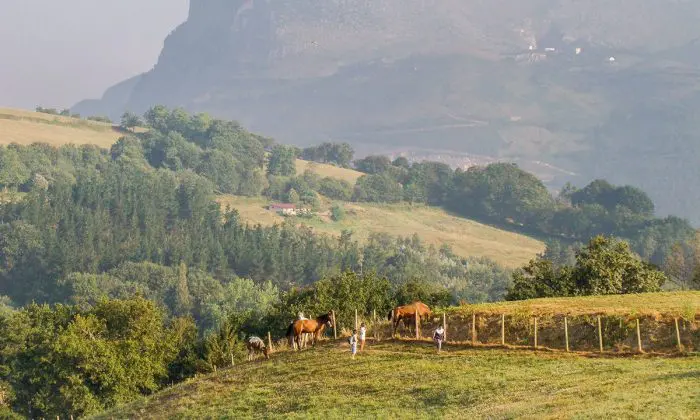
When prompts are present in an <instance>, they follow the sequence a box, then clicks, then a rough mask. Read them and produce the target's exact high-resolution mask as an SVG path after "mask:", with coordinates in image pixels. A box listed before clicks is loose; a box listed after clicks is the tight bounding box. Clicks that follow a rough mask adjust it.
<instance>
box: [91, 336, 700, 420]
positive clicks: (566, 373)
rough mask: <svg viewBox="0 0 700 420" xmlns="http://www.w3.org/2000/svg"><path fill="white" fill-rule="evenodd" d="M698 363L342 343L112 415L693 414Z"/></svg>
mask: <svg viewBox="0 0 700 420" xmlns="http://www.w3.org/2000/svg"><path fill="white" fill-rule="evenodd" d="M699 383H700V357H697V356H695V357H685V358H648V357H644V356H639V357H630V358H592V357H580V356H574V355H566V354H552V353H542V352H534V351H512V350H479V349H469V348H467V347H451V346H448V347H447V348H446V350H445V351H444V352H443V354H441V355H437V354H435V351H434V348H433V347H432V346H431V345H430V344H429V343H410V344H409V343H405V342H390V341H387V342H380V343H378V344H375V343H372V342H369V343H368V348H366V349H365V353H364V354H359V355H358V357H357V359H356V360H354V361H353V360H350V355H349V351H348V345H347V342H345V341H344V340H342V341H340V342H335V343H328V344H326V345H323V346H319V347H317V348H316V349H312V350H305V351H302V352H301V353H298V354H294V353H291V352H284V353H277V354H273V355H272V359H271V360H270V361H267V362H262V361H257V362H248V363H243V364H241V365H238V366H236V367H234V368H230V369H228V370H222V371H219V372H218V373H216V374H212V375H208V376H206V377H200V378H199V379H195V380H191V381H189V382H186V383H183V384H180V385H177V386H175V387H173V388H171V389H168V390H165V391H164V392H161V393H159V394H157V395H155V396H153V397H151V398H148V399H143V400H141V401H138V402H136V403H134V404H131V405H129V406H127V407H122V408H118V409H116V410H113V411H111V412H109V413H106V414H104V415H102V416H98V417H96V418H98V419H110V418H134V419H136V418H154V419H169V418H191V419H200V418H229V419H242V418H261V417H263V418H333V419H335V418H431V419H432V418H448V419H453V418H454V419H464V418H484V419H485V418H489V419H494V418H496V419H506V418H527V419H561V418H580V419H586V418H645V419H646V418H650V419H697V418H699V417H700V386H698V384H699Z"/></svg>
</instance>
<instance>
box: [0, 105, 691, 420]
mask: <svg viewBox="0 0 700 420" xmlns="http://www.w3.org/2000/svg"><path fill="white" fill-rule="evenodd" d="M142 124H145V125H146V126H147V127H148V129H147V130H140V129H138V126H139V125H142ZM122 126H123V129H124V130H127V131H128V132H127V133H125V136H124V137H123V138H121V139H120V140H119V141H118V142H117V143H116V144H114V146H113V147H112V148H111V150H102V149H99V148H97V147H93V146H80V147H77V146H63V147H60V148H53V147H49V146H48V145H44V144H34V145H31V146H18V145H10V146H7V147H0V191H2V193H1V195H0V410H2V409H6V410H7V414H8V415H10V408H11V409H12V410H14V411H15V412H17V413H20V414H22V415H25V416H35V417H36V416H48V415H57V414H62V415H66V414H77V415H80V414H86V413H93V412H96V411H99V410H102V409H104V408H105V407H109V406H111V405H114V404H117V403H120V402H124V401H128V400H130V399H133V398H134V397H135V396H138V395H143V394H148V393H150V392H153V391H155V390H157V389H160V388H161V387H163V386H165V385H167V384H168V383H172V382H175V381H179V380H181V379H183V378H186V377H188V376H191V375H193V374H194V373H196V372H206V371H211V370H212V369H215V368H216V367H217V366H219V367H220V366H227V365H230V363H232V362H235V361H236V360H240V358H241V357H242V344H241V339H242V337H243V336H245V335H247V334H256V333H257V334H262V333H266V332H267V331H273V332H274V334H276V335H277V336H279V335H281V333H282V331H284V328H285V327H286V325H287V324H288V323H289V322H290V321H291V320H292V319H293V318H294V317H295V316H296V313H297V312H298V311H304V312H305V313H307V314H309V313H311V314H313V313H316V312H319V313H320V312H323V311H326V310H328V308H334V309H335V310H336V311H338V321H339V322H340V323H341V324H344V325H349V324H350V320H351V319H352V315H353V313H354V310H355V309H359V310H361V311H363V312H365V313H369V312H371V311H374V310H376V311H377V312H379V313H385V312H386V311H388V310H389V309H390V308H391V307H392V306H393V305H395V304H399V303H407V302H410V301H412V300H414V299H421V300H423V301H425V302H427V303H429V304H430V305H433V306H444V305H449V304H454V303H458V302H460V301H466V302H483V301H495V300H502V299H504V298H509V299H520V298H529V297H537V296H555V295H557V296H565V295H578V294H596V293H628V292H635V291H655V290H659V289H660V288H661V287H662V285H664V283H666V284H669V283H668V282H666V280H667V276H666V275H664V274H662V273H660V272H659V271H657V270H656V268H655V267H654V266H652V265H651V264H649V263H648V262H641V261H640V260H639V257H638V256H637V255H636V254H635V253H634V252H632V249H630V248H629V247H628V246H627V244H626V242H620V243H621V244H623V245H619V243H618V242H615V241H613V240H608V239H605V238H596V239H593V240H592V241H591V242H590V243H588V245H586V246H582V245H581V243H586V242H588V241H589V240H590V239H591V238H592V237H594V236H596V235H598V234H601V233H602V234H606V235H612V236H617V237H621V238H625V239H627V240H628V241H630V243H631V244H632V247H633V248H634V250H635V251H637V253H639V254H641V256H642V258H643V259H644V260H645V261H651V262H654V263H657V264H663V267H664V269H665V271H666V274H667V275H668V279H670V280H671V284H675V285H677V286H681V287H697V286H700V284H698V283H697V279H698V276H697V273H698V266H699V265H698V264H697V260H698V257H700V252H698V250H700V246H698V240H697V237H696V235H695V232H694V230H693V229H692V227H691V226H690V225H689V224H688V223H687V222H686V221H684V220H681V219H677V218H666V219H656V218H654V205H653V203H652V202H651V200H649V199H648V197H647V196H646V194H644V193H643V192H641V191H639V190H637V189H635V188H632V187H615V186H612V185H610V184H608V183H606V182H604V181H596V182H593V183H592V184H590V185H589V186H587V187H585V188H583V189H580V190H578V189H575V188H572V187H571V188H567V189H566V190H565V191H562V193H561V194H559V195H558V196H557V197H556V198H555V197H553V196H551V195H550V194H549V192H548V191H547V190H546V188H545V187H544V185H543V184H542V183H541V182H540V181H539V180H537V179H536V178H535V177H534V176H532V175H530V174H527V173H525V172H523V171H521V170H520V169H518V168H517V167H516V166H514V165H510V164H495V165H490V166H488V167H485V168H473V169H470V170H467V171H462V170H457V171H453V170H452V169H450V168H449V167H448V166H446V165H443V164H440V163H433V162H421V163H409V162H408V161H407V160H405V159H402V158H399V159H397V160H395V161H393V162H391V161H389V160H388V159H387V158H385V157H368V158H365V159H361V160H358V161H355V162H353V152H352V149H350V148H349V146H347V145H344V144H330V143H325V144H322V145H319V146H316V147H313V148H307V149H303V150H302V149H297V148H294V147H291V146H284V145H278V144H275V143H274V142H273V141H272V140H271V139H268V138H264V137H261V136H258V135H255V134H252V133H249V132H248V131H246V130H245V129H243V128H242V127H241V126H240V125H238V124H236V123H235V122H230V121H222V120H217V119H212V118H210V117H208V116H207V115H203V114H202V115H188V114H187V113H185V112H184V111H182V110H168V109H166V108H164V107H154V108H153V109H151V110H149V111H148V112H147V113H146V114H145V115H144V118H143V121H140V118H139V117H135V116H133V115H126V116H125V118H124V119H123V121H122ZM297 157H304V158H306V159H310V160H315V161H320V162H326V163H331V164H335V165H338V166H343V167H350V166H355V167H356V168H357V169H358V170H361V171H363V172H365V173H366V175H365V176H363V177H361V178H360V179H359V180H358V182H357V184H356V185H350V184H348V183H347V182H345V181H341V180H337V179H333V178H320V177H319V176H318V175H316V174H314V173H313V172H309V171H307V172H305V173H303V174H299V175H297V174H296V169H295V164H294V160H295V159H296V158H297ZM219 193H229V194H237V195H247V196H258V195H265V196H267V197H270V198H273V199H278V200H284V201H293V202H303V203H306V204H308V205H310V206H316V205H318V202H319V198H320V195H323V196H326V197H328V198H331V199H335V200H356V201H376V202H395V201H402V200H405V201H409V202H420V203H427V204H430V205H436V206H444V207H445V208H446V209H449V210H451V211H453V212H455V213H457V214H461V215H464V216H467V217H472V218H478V219H482V220H486V221H489V222H491V223H493V224H499V225H502V226H508V227H510V228H513V229H521V230H524V231H528V232H532V233H536V234H538V235H540V236H542V237H545V238H548V239H549V240H550V246H549V248H548V251H547V253H546V254H545V255H544V256H542V257H540V258H539V259H538V260H535V261H533V262H532V263H531V264H530V265H529V266H528V267H525V268H524V269H523V270H518V271H516V272H515V273H511V272H510V271H509V270H506V269H504V268H502V267H500V266H499V265H497V264H496V263H494V262H492V261H489V260H486V259H480V258H461V257H458V256H456V255H455V254H454V253H453V252H452V251H451V249H450V248H449V247H447V246H443V247H440V248H436V247H434V246H427V245H425V244H424V243H423V242H422V241H421V239H420V238H419V237H417V236H413V237H405V238H400V237H391V236H388V235H381V234H374V235H371V236H370V238H369V239H368V240H367V241H364V242H362V243H360V242H359V241H358V240H356V239H355V238H354V237H353V235H352V233H351V232H345V233H343V234H342V235H341V236H340V237H338V238H336V237H331V236H324V235H318V234H315V233H313V232H312V231H311V230H309V229H307V228H303V227H296V226H295V224H294V223H284V224H281V225H277V226H271V227H262V226H253V225H249V224H245V223H243V222H242V221H241V220H240V218H239V216H238V214H237V212H236V211H235V209H222V208H221V206H220V205H219V204H218V203H217V202H216V201H215V197H216V195H217V194H219ZM610 241H612V242H610ZM601 261H602V262H603V264H607V262H616V263H617V262H619V263H620V266H619V267H620V268H619V269H618V270H617V271H614V272H612V271H608V272H604V271H601V272H596V273H594V272H593V271H591V270H593V269H595V268H596V267H598V268H599V266H600V264H601ZM611 267H616V266H614V265H613V266H611ZM586 270H588V271H586ZM611 270H612V268H611ZM611 273H612V274H611ZM593 274H595V276H594V275H593ZM596 276H597V277H596ZM610 278H624V279H625V280H624V282H623V283H620V284H617V283H616V284H609V283H610V282H609V281H608V280H609V279H610ZM596 279H597V280H596ZM596 281H597V283H596ZM0 414H5V413H2V412H0Z"/></svg>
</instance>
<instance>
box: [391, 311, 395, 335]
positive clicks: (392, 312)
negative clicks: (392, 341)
mask: <svg viewBox="0 0 700 420" xmlns="http://www.w3.org/2000/svg"><path fill="white" fill-rule="evenodd" d="M395 326H396V321H395V320H394V310H393V309H392V310H391V338H394V337H396V328H395Z"/></svg>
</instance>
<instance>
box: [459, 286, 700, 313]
mask: <svg viewBox="0 0 700 420" xmlns="http://www.w3.org/2000/svg"><path fill="white" fill-rule="evenodd" d="M450 310H451V311H456V312H469V313H471V312H472V311H474V312H477V313H480V314H503V313H505V314H513V313H524V312H526V313H532V314H542V315H551V314H558V315H595V314H600V315H639V316H657V315H674V316H685V317H687V318H692V315H693V314H694V315H700V292H665V293H642V294H636V295H610V296H582V297H575V298H548V299H533V300H526V301H518V302H498V303H485V304H480V305H468V306H463V307H459V308H451V309H450Z"/></svg>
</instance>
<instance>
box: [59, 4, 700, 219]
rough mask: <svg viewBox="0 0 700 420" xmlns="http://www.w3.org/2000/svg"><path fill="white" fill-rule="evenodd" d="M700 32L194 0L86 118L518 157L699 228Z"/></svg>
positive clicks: (493, 7)
mask: <svg viewBox="0 0 700 420" xmlns="http://www.w3.org/2000/svg"><path fill="white" fill-rule="evenodd" d="M699 20H700V3H698V2H694V1H684V0H637V1H630V0H605V1H603V0H519V1H515V0H491V1H488V2H484V1H480V0H372V1H370V0H293V1H292V0H276V1H275V0H247V1H243V0H192V1H191V5H190V16H189V19H188V20H187V22H185V23H184V24H182V25H181V26H180V27H178V28H177V29H176V30H175V31H174V32H173V33H172V34H171V35H170V36H169V37H168V39H167V40H166V42H165V46H164V49H163V52H162V54H161V56H160V58H159V60H158V63H157V65H156V66H155V67H154V68H153V70H151V71H150V72H148V73H146V74H143V75H141V76H139V77H137V78H134V79H131V80H130V81H127V82H124V83H122V84H120V85H118V86H115V87H114V88H112V89H110V91H109V92H108V94H106V95H105V97H104V98H102V99H101V100H90V101H84V102H82V103H80V104H78V105H76V106H75V107H74V108H73V110H74V111H75V112H79V113H81V114H83V115H89V114H105V113H108V114H110V115H111V116H112V117H115V118H116V117H118V116H119V115H120V114H121V113H122V112H123V111H124V110H127V109H128V110H132V111H136V112H142V111H144V110H145V109H147V108H148V107H150V106H152V105H154V104H165V105H169V106H183V107H185V108H187V109H188V110H190V111H206V112H210V113H212V114H214V115H216V116H221V117H228V118H236V119H238V120H240V121H241V122H242V123H243V124H244V125H245V126H246V127H249V128H251V129H252V130H254V131H259V132H261V133H263V134H265V135H270V136H274V137H276V138H277V139H278V140H279V141H281V142H289V143H296V144H299V145H306V144H310V143H317V142H320V141H326V140H334V141H341V140H342V141H349V142H351V143H352V144H354V145H355V146H356V148H357V149H358V150H360V151H365V152H377V151H392V152H396V151H397V150H406V151H410V150H416V149H423V150H425V149H428V150H440V151H441V153H443V154H444V153H445V151H448V152H449V151H452V152H459V153H464V154H471V155H480V156H485V157H487V158H488V159H506V160H515V161H518V162H520V163H521V164H523V165H524V166H527V168H528V169H530V170H534V171H535V172H537V173H538V174H539V175H541V176H543V177H545V178H547V179H548V180H549V181H550V185H551V186H552V187H558V186H560V185H561V184H563V183H564V182H565V181H569V180H571V181H574V182H576V183H579V184H582V183H584V182H586V181H588V180H590V179H591V178H594V177H606V178H608V179H610V180H611V181H612V182H615V183H631V184H634V185H638V186H640V187H642V188H644V189H645V190H648V191H650V193H651V194H652V196H653V197H654V198H655V200H656V201H657V204H658V208H659V210H660V212H661V213H669V212H673V213H678V214H681V215H683V216H686V217H689V218H691V219H692V220H694V221H695V222H696V223H699V222H700V213H698V212H697V211H696V209H697V208H699V207H700V188H699V187H696V184H698V181H700V166H699V165H698V162H699V160H698V157H700V141H698V140H699V139H698V134H696V133H700V127H698V125H700V119H698V118H697V113H698V110H699V109H700V95H699V93H698V88H697V86H699V85H700V84H699V83H698V82H699V81H700V72H699V71H698V66H699V65H700V54H698V53H700V46H699V45H698V43H697V42H696V40H698V39H700V25H697V22H698V21H699ZM125 53H127V52H125ZM552 168H556V170H553V169H552ZM572 174H575V175H572Z"/></svg>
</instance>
